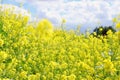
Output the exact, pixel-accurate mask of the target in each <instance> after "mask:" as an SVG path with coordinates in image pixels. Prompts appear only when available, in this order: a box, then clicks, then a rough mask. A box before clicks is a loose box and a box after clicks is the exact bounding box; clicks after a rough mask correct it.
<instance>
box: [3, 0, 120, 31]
mask: <svg viewBox="0 0 120 80" xmlns="http://www.w3.org/2000/svg"><path fill="white" fill-rule="evenodd" d="M2 3H3V4H13V5H16V6H19V5H20V3H23V8H24V9H26V10H29V11H30V12H31V14H32V17H37V18H40V19H42V18H47V19H49V20H50V21H52V22H53V24H54V25H57V26H58V25H60V22H61V20H62V19H66V21H67V23H66V25H67V26H68V28H75V27H76V26H77V25H81V26H82V30H84V29H86V28H94V27H96V26H98V25H104V26H105V25H112V18H113V17H115V16H117V15H118V14H120V1H119V0H3V1H2Z"/></svg>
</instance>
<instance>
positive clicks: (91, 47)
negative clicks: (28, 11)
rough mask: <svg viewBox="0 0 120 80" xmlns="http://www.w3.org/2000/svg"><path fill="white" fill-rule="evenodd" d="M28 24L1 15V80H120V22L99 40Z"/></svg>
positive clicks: (41, 24) (23, 19) (6, 13)
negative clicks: (114, 31)
mask: <svg viewBox="0 0 120 80" xmlns="http://www.w3.org/2000/svg"><path fill="white" fill-rule="evenodd" d="M28 20H29V18H28V17H26V16H22V15H18V14H14V13H11V12H9V10H6V11H0V80H120V32H119V29H120V21H119V19H117V18H115V20H114V22H115V23H116V27H117V29H118V31H117V32H116V33H114V34H113V33H112V31H108V32H107V34H108V35H107V36H106V37H103V36H100V38H96V37H93V36H92V35H90V34H89V33H87V34H85V35H82V34H80V35H77V34H76V32H75V31H65V30H60V29H54V27H53V25H52V24H51V23H50V22H49V21H48V20H46V19H43V20H41V21H40V22H39V23H38V24H37V25H36V26H35V25H34V23H29V22H28Z"/></svg>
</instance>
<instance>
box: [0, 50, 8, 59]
mask: <svg viewBox="0 0 120 80" xmlns="http://www.w3.org/2000/svg"><path fill="white" fill-rule="evenodd" d="M7 56H8V55H7V53H6V52H4V51H0V60H2V61H4V60H5V59H6V58H7Z"/></svg>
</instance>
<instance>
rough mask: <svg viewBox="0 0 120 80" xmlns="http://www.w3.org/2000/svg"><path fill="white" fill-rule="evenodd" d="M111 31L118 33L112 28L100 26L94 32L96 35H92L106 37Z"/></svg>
mask: <svg viewBox="0 0 120 80" xmlns="http://www.w3.org/2000/svg"><path fill="white" fill-rule="evenodd" d="M109 30H111V31H112V32H113V33H115V32H116V30H115V29H114V28H113V27H112V26H104V27H103V26H99V27H96V28H95V29H94V30H93V32H96V35H94V34H93V33H91V34H92V35H94V36H96V37H98V36H106V35H107V32H108V31H109Z"/></svg>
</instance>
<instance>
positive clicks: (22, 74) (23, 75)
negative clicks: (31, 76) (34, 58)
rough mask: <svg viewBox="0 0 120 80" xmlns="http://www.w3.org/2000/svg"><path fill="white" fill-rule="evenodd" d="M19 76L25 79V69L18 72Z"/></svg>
mask: <svg viewBox="0 0 120 80" xmlns="http://www.w3.org/2000/svg"><path fill="white" fill-rule="evenodd" d="M19 76H20V78H23V79H26V78H27V72H26V71H22V72H21V73H20V74H19Z"/></svg>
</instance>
